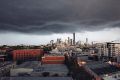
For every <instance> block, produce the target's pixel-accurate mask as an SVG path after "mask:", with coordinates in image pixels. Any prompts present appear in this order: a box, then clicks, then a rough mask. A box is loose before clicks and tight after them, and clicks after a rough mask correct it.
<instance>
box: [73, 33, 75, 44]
mask: <svg viewBox="0 0 120 80" xmlns="http://www.w3.org/2000/svg"><path fill="white" fill-rule="evenodd" d="M73 45H75V33H73Z"/></svg>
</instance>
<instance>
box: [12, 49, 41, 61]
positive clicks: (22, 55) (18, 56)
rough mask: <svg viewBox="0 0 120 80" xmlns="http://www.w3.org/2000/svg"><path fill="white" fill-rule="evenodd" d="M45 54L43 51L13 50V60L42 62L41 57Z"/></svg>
mask: <svg viewBox="0 0 120 80" xmlns="http://www.w3.org/2000/svg"><path fill="white" fill-rule="evenodd" d="M42 54H43V50H42V49H22V50H13V52H12V55H13V60H14V61H17V60H22V61H27V60H40V56H41V55H42Z"/></svg>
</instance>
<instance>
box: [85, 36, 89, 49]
mask: <svg viewBox="0 0 120 80" xmlns="http://www.w3.org/2000/svg"><path fill="white" fill-rule="evenodd" d="M85 44H86V47H88V38H86V43H85Z"/></svg>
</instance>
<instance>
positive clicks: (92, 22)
mask: <svg viewBox="0 0 120 80" xmlns="http://www.w3.org/2000/svg"><path fill="white" fill-rule="evenodd" d="M119 4H120V1H119V0H116V1H113V0H109V1H108V0H106V1H105V0H91V1H89V0H74V1H73V0H66V1H65V0H51V1H50V2H49V0H44V1H43V0H35V1H34V0H29V1H28V0H20V1H9V0H7V1H1V2H0V44H46V43H48V42H49V41H50V40H51V39H53V40H56V38H63V39H64V38H67V37H69V36H71V34H72V33H74V32H75V33H78V35H79V36H78V38H77V40H81V38H83V39H82V40H84V38H86V37H87V38H89V40H90V41H102V42H104V41H105V42H106V41H111V40H118V39H120V36H119V33H120V9H119V7H120V5H119ZM65 34H66V35H67V36H65ZM92 35H93V36H92ZM33 38H34V39H33Z"/></svg>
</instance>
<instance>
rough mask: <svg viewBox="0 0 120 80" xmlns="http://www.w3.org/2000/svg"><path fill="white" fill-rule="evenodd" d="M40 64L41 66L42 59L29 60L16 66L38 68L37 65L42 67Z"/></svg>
mask: <svg viewBox="0 0 120 80" xmlns="http://www.w3.org/2000/svg"><path fill="white" fill-rule="evenodd" d="M40 66H41V62H40V61H27V62H24V63H23V64H21V65H18V66H16V68H36V67H40Z"/></svg>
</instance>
